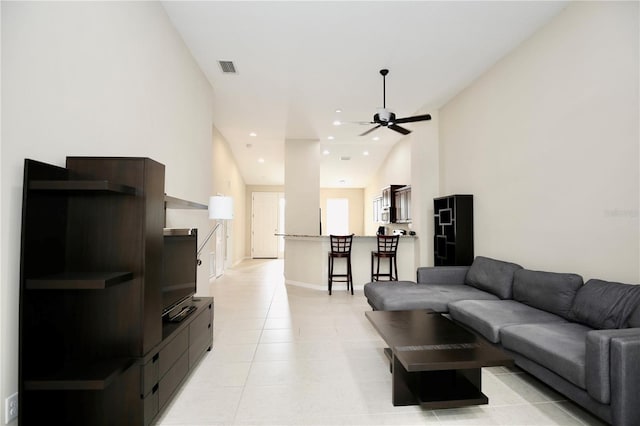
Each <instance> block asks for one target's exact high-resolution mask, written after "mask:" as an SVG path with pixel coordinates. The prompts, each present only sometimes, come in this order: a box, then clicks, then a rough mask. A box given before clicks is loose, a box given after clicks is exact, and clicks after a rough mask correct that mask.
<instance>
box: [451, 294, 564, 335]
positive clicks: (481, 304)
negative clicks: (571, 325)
mask: <svg viewBox="0 0 640 426" xmlns="http://www.w3.org/2000/svg"><path fill="white" fill-rule="evenodd" d="M449 314H450V315H451V318H453V319H454V320H455V321H458V322H460V323H462V324H464V325H465V326H467V327H469V328H471V329H472V330H474V331H476V332H478V333H480V334H481V335H482V336H484V338H485V339H487V340H489V341H490V342H493V343H499V342H500V330H501V329H502V328H503V327H506V326H508V325H515V324H532V323H547V322H564V323H566V322H567V321H566V320H565V319H564V318H562V317H559V316H558V315H554V314H551V313H549V312H545V311H542V310H540V309H536V308H532V307H531V306H527V305H525V304H523V303H519V302H516V301H514V300H462V301H459V302H454V303H450V304H449Z"/></svg>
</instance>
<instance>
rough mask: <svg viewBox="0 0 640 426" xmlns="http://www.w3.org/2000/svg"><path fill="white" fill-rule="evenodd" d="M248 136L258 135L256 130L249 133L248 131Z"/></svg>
mask: <svg viewBox="0 0 640 426" xmlns="http://www.w3.org/2000/svg"><path fill="white" fill-rule="evenodd" d="M249 136H252V137H254V138H255V137H256V136H258V134H257V133H256V132H251V133H249Z"/></svg>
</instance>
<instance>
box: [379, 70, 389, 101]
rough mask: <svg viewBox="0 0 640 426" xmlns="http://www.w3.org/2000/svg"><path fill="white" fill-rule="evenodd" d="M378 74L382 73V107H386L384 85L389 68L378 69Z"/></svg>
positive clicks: (385, 89) (385, 88)
mask: <svg viewBox="0 0 640 426" xmlns="http://www.w3.org/2000/svg"><path fill="white" fill-rule="evenodd" d="M380 74H381V75H382V108H383V109H386V108H387V87H386V84H385V82H386V80H387V79H386V77H387V74H389V70H387V69H383V70H380Z"/></svg>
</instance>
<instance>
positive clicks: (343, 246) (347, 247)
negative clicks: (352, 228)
mask: <svg viewBox="0 0 640 426" xmlns="http://www.w3.org/2000/svg"><path fill="white" fill-rule="evenodd" d="M329 239H330V241H331V251H330V252H329V257H328V266H329V273H328V275H329V295H331V287H332V286H333V283H334V281H335V282H346V283H347V291H349V289H351V294H353V276H352V275H351V242H352V241H353V234H351V235H330V236H329ZM336 258H344V259H347V264H346V268H347V273H346V274H334V273H333V261H334V259H336Z"/></svg>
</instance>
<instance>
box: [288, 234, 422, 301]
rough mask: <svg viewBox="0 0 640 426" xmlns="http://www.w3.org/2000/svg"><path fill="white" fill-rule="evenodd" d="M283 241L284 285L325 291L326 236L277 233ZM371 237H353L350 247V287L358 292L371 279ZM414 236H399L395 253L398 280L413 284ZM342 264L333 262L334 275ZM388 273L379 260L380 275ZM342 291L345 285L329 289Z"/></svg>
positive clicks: (374, 244)
mask: <svg viewBox="0 0 640 426" xmlns="http://www.w3.org/2000/svg"><path fill="white" fill-rule="evenodd" d="M277 235H278V236H283V237H284V239H285V249H284V275H285V283H286V284H291V285H298V286H303V287H309V288H314V289H318V290H327V281H328V271H327V265H328V260H327V256H328V253H329V251H330V242H329V236H328V235H304V234H302V235H300V234H277ZM376 238H377V237H376V236H375V235H354V237H353V242H352V246H351V270H352V275H353V286H354V288H355V289H362V287H363V286H364V285H365V284H366V283H368V282H369V281H370V279H371V252H372V251H376V250H377V241H376ZM417 241H418V237H417V236H416V235H400V238H399V242H398V251H397V263H398V279H399V280H410V281H415V279H416V260H417V250H418V244H417ZM345 265H346V261H344V260H340V259H337V261H336V262H335V264H334V273H344V272H345V271H346V266H345ZM382 271H384V272H387V271H388V261H387V260H386V259H383V260H382V264H381V265H380V272H382ZM343 289H344V290H345V291H346V283H342V282H338V283H334V285H333V290H334V293H335V292H339V291H341V290H343Z"/></svg>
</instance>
